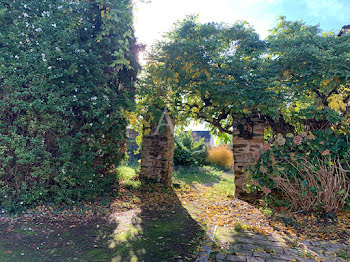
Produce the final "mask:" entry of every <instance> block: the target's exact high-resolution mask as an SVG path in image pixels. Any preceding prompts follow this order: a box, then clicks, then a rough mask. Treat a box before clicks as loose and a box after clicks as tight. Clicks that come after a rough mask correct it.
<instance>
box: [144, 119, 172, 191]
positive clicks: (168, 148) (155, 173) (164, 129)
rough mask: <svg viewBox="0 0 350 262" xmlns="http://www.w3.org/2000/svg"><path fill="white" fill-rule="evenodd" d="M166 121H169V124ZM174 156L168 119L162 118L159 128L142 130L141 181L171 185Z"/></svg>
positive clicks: (170, 125)
mask: <svg viewBox="0 0 350 262" xmlns="http://www.w3.org/2000/svg"><path fill="white" fill-rule="evenodd" d="M168 121H171V123H170V124H169V123H168ZM173 156H174V125H173V120H171V119H170V118H169V117H167V118H164V123H163V124H162V126H161V128H159V129H157V126H153V128H148V129H145V130H144V135H143V139H142V149H141V171H140V178H141V179H142V180H146V181H151V182H157V183H162V184H164V185H166V186H170V185H171V183H172V170H173Z"/></svg>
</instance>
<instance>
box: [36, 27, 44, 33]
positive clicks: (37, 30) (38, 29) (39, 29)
mask: <svg viewBox="0 0 350 262" xmlns="http://www.w3.org/2000/svg"><path fill="white" fill-rule="evenodd" d="M41 31H43V30H42V29H41V28H40V27H39V28H35V32H41Z"/></svg>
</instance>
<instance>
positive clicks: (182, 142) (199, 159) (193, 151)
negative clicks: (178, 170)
mask: <svg viewBox="0 0 350 262" xmlns="http://www.w3.org/2000/svg"><path fill="white" fill-rule="evenodd" d="M207 154H208V148H207V146H206V144H204V142H203V139H201V140H198V141H196V140H195V139H194V138H193V137H192V135H191V132H187V133H186V132H178V133H177V134H176V135H175V149H174V165H176V166H201V165H203V164H204V163H205V160H206V158H207Z"/></svg>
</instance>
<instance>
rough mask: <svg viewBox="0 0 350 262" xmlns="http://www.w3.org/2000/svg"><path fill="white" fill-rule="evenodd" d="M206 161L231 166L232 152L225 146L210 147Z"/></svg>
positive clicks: (225, 166) (221, 165) (220, 165)
mask: <svg viewBox="0 0 350 262" xmlns="http://www.w3.org/2000/svg"><path fill="white" fill-rule="evenodd" d="M207 161H208V162H209V163H211V164H213V165H216V166H219V167H223V168H231V167H233V161H234V160H233V153H232V151H231V150H230V149H228V147H227V146H225V145H221V146H217V147H213V148H210V149H209V151H208V158H207Z"/></svg>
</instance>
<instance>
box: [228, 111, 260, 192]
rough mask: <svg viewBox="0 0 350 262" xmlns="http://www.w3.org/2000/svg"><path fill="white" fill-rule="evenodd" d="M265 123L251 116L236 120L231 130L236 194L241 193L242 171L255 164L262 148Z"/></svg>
mask: <svg viewBox="0 0 350 262" xmlns="http://www.w3.org/2000/svg"><path fill="white" fill-rule="evenodd" d="M265 128H266V121H265V120H263V119H261V118H259V117H258V116H257V115H253V116H251V117H249V118H243V119H237V120H236V124H235V127H234V128H233V139H232V141H233V156H234V160H235V165H234V174H235V184H236V193H237V194H239V193H240V192H241V191H242V186H243V182H244V175H243V172H242V169H243V168H244V167H247V166H249V165H251V164H252V163H254V162H255V159H256V157H257V155H258V154H259V153H260V152H261V150H262V149H263V146H264V130H265Z"/></svg>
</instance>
